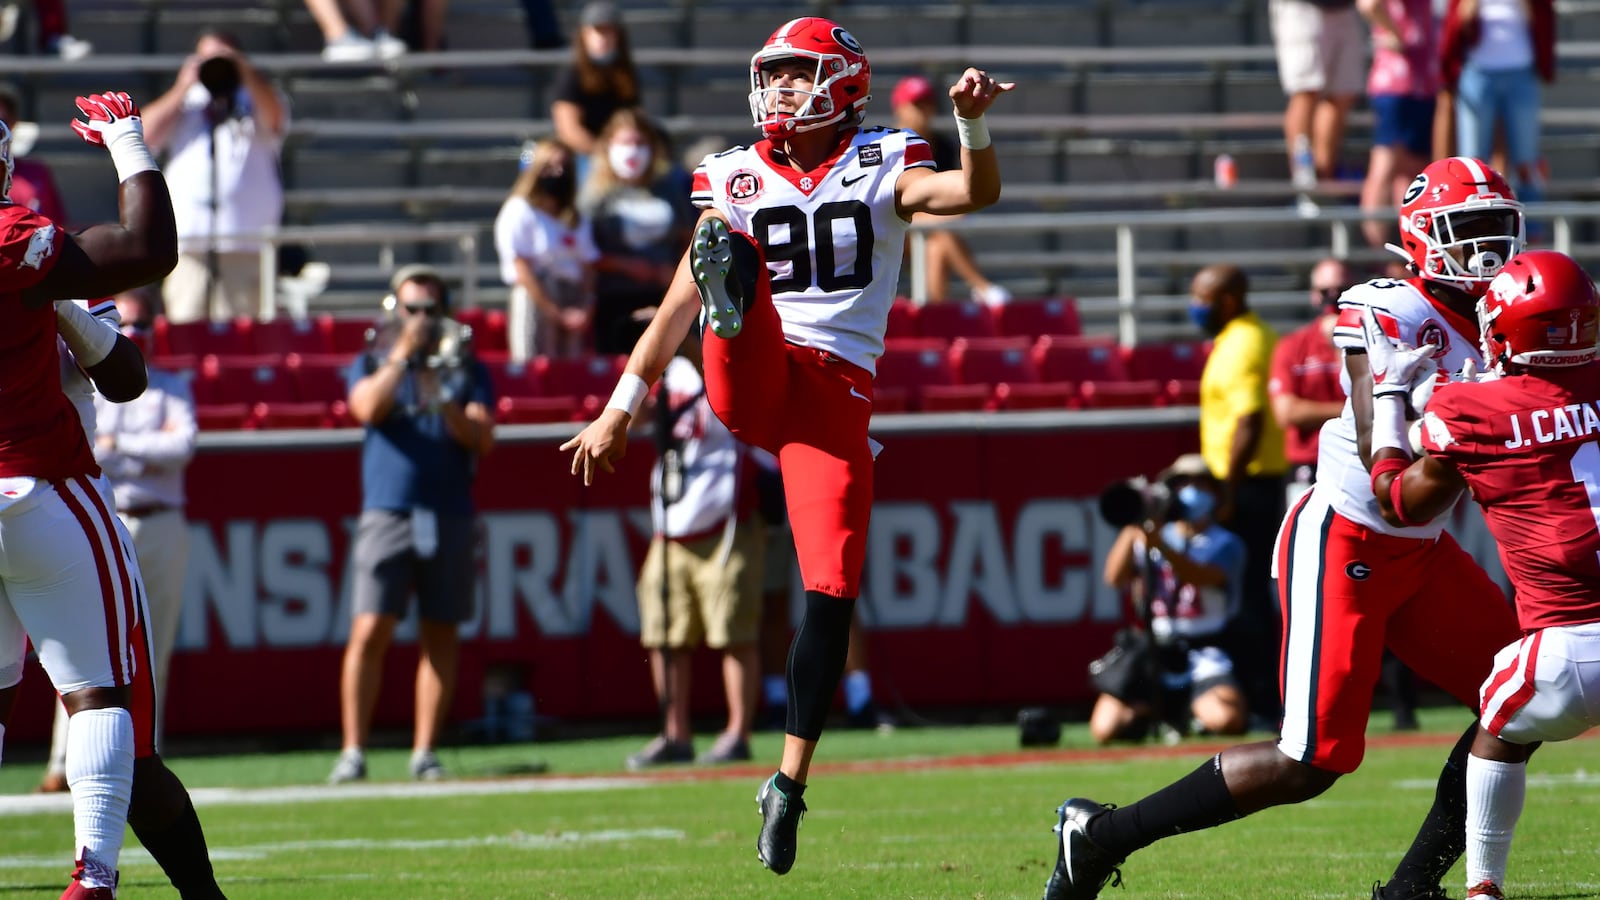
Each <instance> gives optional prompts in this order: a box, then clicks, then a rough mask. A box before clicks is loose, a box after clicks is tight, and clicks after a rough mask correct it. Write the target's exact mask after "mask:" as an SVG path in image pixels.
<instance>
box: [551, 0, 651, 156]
mask: <svg viewBox="0 0 1600 900" xmlns="http://www.w3.org/2000/svg"><path fill="white" fill-rule="evenodd" d="M578 21H579V28H578V40H577V41H575V42H573V45H572V65H571V66H570V67H569V68H567V69H566V71H564V72H562V73H561V80H560V81H559V82H557V83H556V90H555V100H554V101H552V102H551V104H550V121H551V122H552V123H554V125H555V129H556V137H557V138H558V139H559V140H560V141H561V143H563V144H566V145H567V146H568V147H571V148H572V150H573V152H575V153H577V154H578V155H579V156H581V157H585V158H587V157H588V156H589V155H590V154H592V153H594V151H595V147H596V146H597V144H598V141H599V136H600V130H601V129H603V128H605V126H606V123H607V122H609V121H611V117H612V116H613V115H615V114H616V112H617V110H619V109H626V108H627V107H630V106H638V105H639V73H638V71H637V70H636V69H635V68H634V66H633V52H632V51H631V50H630V49H629V47H628V30H627V29H626V28H624V27H623V24H622V13H621V12H619V11H618V10H617V7H616V4H614V3H611V2H609V0H592V2H590V3H589V4H588V5H587V6H585V7H584V8H583V15H582V16H581V17H580V18H579V20H578ZM580 165H582V166H587V162H584V163H581V164H580ZM579 174H580V175H582V174H584V173H581V172H580V173H579Z"/></svg>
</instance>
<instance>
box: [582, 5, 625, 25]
mask: <svg viewBox="0 0 1600 900" xmlns="http://www.w3.org/2000/svg"><path fill="white" fill-rule="evenodd" d="M578 21H579V23H580V24H582V25H587V26H589V27H590V28H598V27H600V26H602V25H621V24H622V13H621V12H619V11H618V10H617V5H616V4H615V3H612V2H610V0H591V2H590V3H588V4H587V5H585V6H584V8H583V15H582V16H580V17H579V19H578Z"/></svg>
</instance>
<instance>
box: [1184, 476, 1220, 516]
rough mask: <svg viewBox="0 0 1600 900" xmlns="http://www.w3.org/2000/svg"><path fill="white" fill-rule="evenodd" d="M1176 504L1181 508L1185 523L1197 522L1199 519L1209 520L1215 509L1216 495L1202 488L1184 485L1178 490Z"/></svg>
mask: <svg viewBox="0 0 1600 900" xmlns="http://www.w3.org/2000/svg"><path fill="white" fill-rule="evenodd" d="M1178 503H1179V504H1181V505H1182V506H1183V520H1184V521H1185V522H1198V521H1200V520H1201V519H1210V518H1211V513H1212V512H1213V511H1214V510H1215V509H1216V508H1217V495H1216V494H1213V493H1211V492H1210V491H1208V490H1206V489H1204V488H1201V487H1196V486H1195V485H1192V484H1186V485H1184V486H1183V487H1181V488H1179V489H1178Z"/></svg>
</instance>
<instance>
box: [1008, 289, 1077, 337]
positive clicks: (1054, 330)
mask: <svg viewBox="0 0 1600 900" xmlns="http://www.w3.org/2000/svg"><path fill="white" fill-rule="evenodd" d="M994 318H995V325H996V327H998V328H999V330H1000V333H1001V334H1002V335H1006V336H1008V337H1027V338H1036V337H1038V336H1039V335H1041V334H1079V333H1081V332H1082V331H1083V325H1082V323H1080V322H1079V321H1078V304H1077V302H1076V301H1074V300H1073V299H1072V298H1071V297H1052V298H1050V299H1047V300H1013V301H1011V302H1010V303H1007V304H1006V305H1004V306H1000V307H996V308H995V310H994Z"/></svg>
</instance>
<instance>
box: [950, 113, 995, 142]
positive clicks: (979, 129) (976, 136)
mask: <svg viewBox="0 0 1600 900" xmlns="http://www.w3.org/2000/svg"><path fill="white" fill-rule="evenodd" d="M956 138H957V139H959V140H960V141H961V146H963V147H965V148H967V149H968V150H983V149H985V148H987V147H988V146H989V145H990V144H992V143H994V142H993V141H991V140H990V139H989V125H988V123H986V122H984V121H983V116H978V117H977V118H975V119H963V118H961V117H960V116H956Z"/></svg>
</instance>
